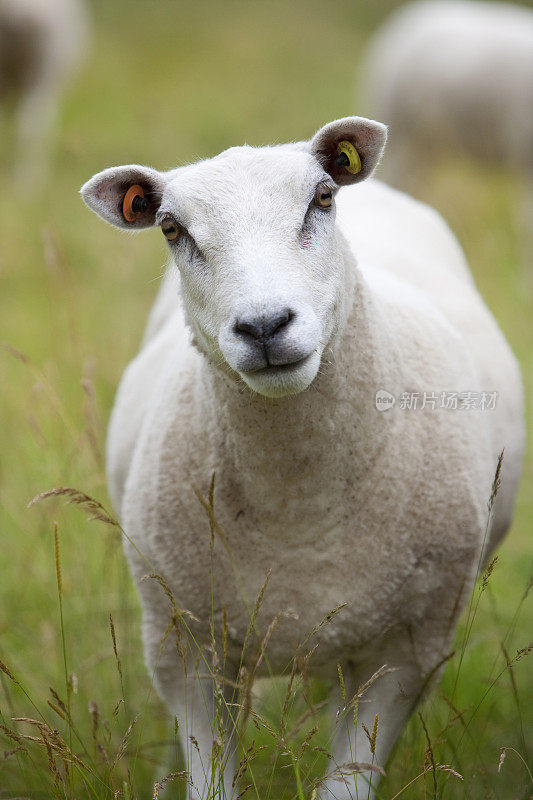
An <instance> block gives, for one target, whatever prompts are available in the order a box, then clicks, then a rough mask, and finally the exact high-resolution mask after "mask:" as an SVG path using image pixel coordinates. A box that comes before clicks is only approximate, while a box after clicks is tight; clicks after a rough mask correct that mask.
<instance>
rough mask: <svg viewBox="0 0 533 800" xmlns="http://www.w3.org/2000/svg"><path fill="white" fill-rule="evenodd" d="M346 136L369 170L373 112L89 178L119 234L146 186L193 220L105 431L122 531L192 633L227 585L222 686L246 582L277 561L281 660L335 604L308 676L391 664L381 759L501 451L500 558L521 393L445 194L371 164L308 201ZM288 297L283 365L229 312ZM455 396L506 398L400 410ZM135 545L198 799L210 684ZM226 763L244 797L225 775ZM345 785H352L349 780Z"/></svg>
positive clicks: (439, 622)
mask: <svg viewBox="0 0 533 800" xmlns="http://www.w3.org/2000/svg"><path fill="white" fill-rule="evenodd" d="M344 139H349V140H350V141H351V142H353V143H355V145H356V146H357V147H358V149H359V151H360V154H362V160H363V162H364V175H365V176H366V175H367V174H370V173H371V171H372V169H373V167H374V166H375V164H376V162H377V160H378V158H379V153H380V150H381V148H382V147H383V143H384V131H383V129H382V127H381V126H378V125H377V124H376V123H371V122H370V121H368V120H362V119H360V118H350V119H348V120H341V121H338V122H337V123H331V124H330V126H327V127H326V128H325V129H322V131H319V133H318V134H317V136H315V137H314V139H313V140H311V142H310V143H309V144H301V145H298V146H295V145H290V146H289V145H287V146H278V147H270V148H259V149H253V148H248V147H244V148H232V149H231V150H229V151H226V152H225V153H222V154H221V155H220V156H217V157H216V158H214V159H211V160H209V161H204V162H201V163H199V164H195V165H191V166H187V167H184V168H182V169H178V170H174V171H172V172H170V173H158V172H156V171H155V170H151V169H147V168H142V167H138V166H130V167H123V168H113V169H110V170H106V171H105V172H103V173H100V174H99V175H97V176H95V177H94V178H93V179H91V181H89V182H88V183H87V184H86V185H85V187H84V188H83V190H82V194H83V197H84V199H85V201H86V202H87V204H88V205H89V206H90V207H91V208H92V209H93V210H95V211H96V212H97V213H99V214H100V215H101V216H102V217H104V219H107V220H108V221H111V222H114V223H115V224H118V225H120V226H122V227H128V225H127V224H126V223H125V221H124V219H123V218H122V217H121V215H120V201H121V198H122V197H123V195H124V192H125V191H126V189H127V187H128V185H131V184H132V183H140V185H142V186H143V187H144V188H145V190H146V197H148V198H149V205H148V207H147V209H146V210H145V211H143V212H142V213H140V215H139V217H138V219H137V220H136V221H135V222H134V223H131V225H130V227H145V226H147V225H151V224H154V223H155V222H157V221H160V219H161V218H163V227H165V226H167V227H168V225H169V224H170V223H169V222H168V220H169V219H171V220H172V219H174V220H175V221H176V223H178V222H179V224H181V225H182V226H184V229H185V228H186V229H187V230H188V234H185V233H184V230H182V233H181V236H180V237H178V239H177V243H175V244H171V245H170V250H171V267H170V269H169V272H168V274H167V277H166V278H165V280H164V283H163V286H162V288H161V292H160V295H159V297H158V300H157V302H156V305H155V307H154V311H153V313H152V315H151V318H150V322H149V326H148V329H147V333H146V335H145V339H144V342H143V346H142V348H141V351H140V353H139V355H138V356H137V357H136V359H134V361H133V362H132V363H131V364H130V365H129V367H128V369H127V371H126V373H125V375H124V377H123V380H122V383H121V386H120V389H119V392H118V396H117V400H116V404H115V408H114V410H113V415H112V419H111V424H110V431H109V439H108V474H109V482H110V489H111V493H112V496H113V500H114V503H115V505H116V508H117V509H118V510H119V511H120V515H121V519H122V522H123V525H124V528H125V530H126V531H127V533H128V536H129V537H131V540H132V541H133V542H134V543H135V545H136V547H138V548H139V550H140V551H141V552H142V554H143V555H144V556H145V557H146V559H148V561H149V563H150V565H151V567H150V568H153V569H154V570H155V571H156V572H158V573H159V574H161V575H162V576H164V578H165V580H166V581H167V582H168V585H169V586H170V587H171V589H172V592H173V593H174V596H175V598H176V602H177V604H178V606H179V607H180V608H187V609H188V610H190V611H191V612H192V613H193V614H195V615H196V617H197V618H198V620H199V621H198V622H193V621H190V626H191V628H192V630H193V632H194V635H195V637H196V639H197V641H198V642H199V643H200V644H208V643H209V641H210V619H211V615H212V607H211V586H212V588H213V597H214V606H213V608H214V612H213V613H214V616H215V630H216V635H217V637H218V635H219V632H220V629H221V620H222V615H223V613H225V614H226V616H227V621H228V626H229V634H230V641H229V653H228V661H227V667H226V673H227V677H228V678H229V679H230V680H235V679H236V671H237V667H238V665H239V658H240V650H241V647H242V644H243V641H244V638H245V635H246V631H247V628H248V625H249V622H250V618H249V607H250V606H249V607H248V609H247V606H246V602H245V600H246V601H247V603H248V604H250V603H251V604H252V605H253V601H254V599H255V597H256V596H257V593H258V591H259V589H260V587H261V585H262V584H263V582H264V580H265V576H266V573H267V571H268V570H271V571H272V573H271V578H270V582H269V585H268V588H267V590H266V593H265V596H264V600H263V603H262V606H261V610H260V614H259V617H258V626H259V629H260V630H261V631H262V632H264V631H265V630H266V627H267V626H268V624H269V622H270V621H271V620H272V618H273V617H274V615H276V614H277V613H278V612H280V611H284V610H287V609H291V611H292V613H293V616H292V618H291V619H288V620H286V621H285V622H284V623H283V625H281V626H280V627H279V628H277V629H276V631H275V633H274V635H273V636H272V638H271V641H270V642H269V646H268V661H269V665H270V668H271V669H272V670H273V671H278V670H281V669H283V668H284V667H285V666H286V664H287V662H288V661H289V659H290V658H291V656H292V655H293V653H294V647H295V645H296V643H298V642H302V641H303V640H304V639H305V638H306V636H308V634H309V633H310V632H311V630H312V629H313V628H314V627H315V626H316V625H317V623H318V622H319V621H320V620H321V619H322V617H324V616H325V615H326V614H327V613H328V612H330V611H331V610H332V609H333V608H335V607H336V606H337V605H338V604H340V603H346V604H347V605H346V608H344V609H343V610H342V611H341V612H340V613H339V614H338V615H337V616H336V618H335V620H334V621H333V622H332V623H331V624H330V625H329V626H328V625H327V626H325V627H323V628H321V629H320V630H319V631H318V633H317V634H316V635H315V637H314V639H313V643H318V649H317V651H316V653H315V654H314V656H313V658H312V659H311V662H310V669H311V672H313V671H314V674H317V675H320V676H322V677H324V678H326V679H331V680H332V681H335V676H336V672H337V664H338V663H340V664H341V665H342V669H343V673H344V676H345V681H346V683H347V691H348V692H350V691H351V690H355V687H356V686H357V685H359V684H361V683H363V682H364V681H365V680H367V679H368V677H369V676H370V675H372V674H373V673H374V672H375V671H376V670H377V669H378V668H379V667H381V666H382V665H383V664H388V665H389V666H393V667H397V668H398V672H395V673H391V674H388V675H386V676H385V677H383V678H381V679H380V680H379V681H378V682H377V683H376V684H375V685H374V686H372V688H371V689H370V690H369V692H368V697H367V699H368V700H369V701H370V702H368V703H364V704H362V705H361V707H360V709H359V726H358V730H359V732H360V733H362V731H363V729H362V725H361V723H362V722H363V723H365V724H366V725H367V727H369V728H371V727H372V725H373V721H374V715H375V714H376V713H378V714H379V734H378V738H377V749H376V763H378V764H381V765H384V764H385V762H386V759H387V756H388V753H389V752H390V749H391V747H392V745H393V744H394V741H395V740H396V738H397V736H398V734H399V732H400V731H401V728H402V726H403V724H404V723H405V720H406V717H407V714H408V711H409V709H410V707H411V704H412V703H413V702H415V700H416V699H417V698H418V697H419V694H420V692H421V690H422V688H423V687H424V686H425V683H426V681H427V680H428V679H429V678H430V677H435V672H436V671H438V670H437V666H438V665H439V664H440V663H441V661H442V659H443V658H444V656H445V655H446V654H447V652H448V648H449V644H450V637H451V634H452V632H453V625H454V622H455V621H456V618H457V615H458V613H459V611H460V609H461V606H462V604H463V603H464V600H465V599H466V597H467V596H468V593H469V591H470V589H471V587H472V582H473V579H474V575H475V572H476V567H477V564H478V561H479V558H480V555H481V550H482V547H483V538H484V531H485V527H486V522H487V501H488V498H489V495H490V491H491V483H492V479H493V475H494V471H495V467H496V464H497V460H498V455H499V453H500V452H501V450H502V449H503V448H505V462H504V468H503V481H502V486H501V489H500V492H499V494H498V497H497V501H496V507H495V516H494V521H493V524H492V527H491V528H490V534H489V539H490V541H489V542H488V543H487V544H486V547H485V558H486V557H487V556H488V554H489V553H490V551H491V550H492V549H493V547H494V546H495V545H496V543H497V541H498V540H499V539H500V538H501V537H502V536H503V535H504V533H505V531H506V530H507V528H508V525H509V522H510V520H511V517H512V508H513V500H514V495H515V491H516V486H517V482H518V478H519V474H520V469H521V459H522V450H523V419H522V418H523V411H522V387H521V380H520V374H519V370H518V366H517V363H516V361H515V358H514V357H513V354H512V353H511V351H510V349H509V347H508V345H507V344H506V342H505V340H504V338H503V336H502V334H501V332H500V330H499V329H498V326H497V324H496V323H495V321H494V319H493V318H492V316H491V315H490V312H489V311H488V310H487V308H486V307H485V305H484V304H483V301H482V300H481V298H480V296H479V294H478V292H477V290H476V288H475V286H474V283H473V280H472V278H471V276H470V273H469V271H468V268H467V265H466V263H465V259H464V257H463V254H462V252H461V250H460V248H459V246H458V244H457V242H456V240H455V238H454V237H453V235H452V234H451V233H450V231H449V230H448V228H447V227H446V225H445V223H444V222H443V221H442V219H441V218H440V217H439V216H438V215H437V214H436V213H435V212H434V211H432V210H431V209H429V208H427V207H426V206H425V205H422V204H421V203H418V202H415V201H414V200H412V199H410V198H409V197H407V196H406V195H403V194H401V193H399V192H396V191H394V190H392V189H390V188H388V187H387V186H385V185H384V184H381V183H379V182H376V181H373V180H369V181H367V182H366V183H363V184H358V185H353V186H348V187H347V188H342V189H341V190H340V191H339V193H338V196H337V198H336V201H335V204H334V206H335V205H336V209H335V207H334V206H333V207H332V208H331V209H330V210H324V209H321V208H317V207H316V206H315V205H313V200H312V198H313V197H314V195H315V188H316V187H317V184H318V185H319V186H320V185H322V184H321V182H322V181H324V182H325V183H326V184H328V183H329V185H332V186H333V189H334V192H335V191H336V187H335V185H334V184H332V179H331V175H334V176H335V180H336V183H337V184H339V183H350V182H355V181H357V180H358V177H359V176H353V177H350V176H348V175H347V174H343V173H342V172H339V169H337V167H336V166H335V162H334V158H335V156H336V144H337V142H338V141H339V140H344ZM332 159H333V160H332ZM165 220H166V221H165ZM190 236H192V237H193V238H194V240H195V241H196V245H197V247H198V249H196V248H195V247H194V245H193V243H192V241H191V239H190V238H189V237H190ZM280 308H281V309H286V308H288V309H290V310H291V311H292V312H293V316H292V317H291V318H290V319H288V321H287V319H286V320H285V322H284V323H283V325H282V327H281V328H279V329H278V330H277V331H275V332H274V333H273V334H271V335H270V334H269V336H270V337H271V338H265V337H264V338H263V339H262V340H261V341H262V342H263V344H262V347H263V350H262V351H261V352H263V353H266V355H267V357H268V359H269V363H270V364H272V361H270V359H274V360H276V359H277V360H278V361H280V360H284V363H285V366H279V367H276V366H272V365H270V366H268V365H267V366H265V364H264V363H262V362H260V361H253V358H257V359H258V358H260V356H258V355H257V353H258V352H259V351H258V349H257V345H256V343H254V341H253V337H252V338H250V337H251V335H250V334H249V333H248V331H247V330H245V331H244V333H243V331H242V329H239V327H238V325H239V324H242V320H247V321H248V322H247V323H246V324H247V325H251V324H252V322H253V320H255V321H256V322H257V320H263V322H265V320H268V319H271V318H273V315H274V317H275V314H277V313H278V311H279V309H280ZM250 320H251V321H252V322H250ZM265 324H266V323H265ZM247 348H248V349H247ZM252 356H253V358H252ZM247 359H248V361H247ZM250 359H252V361H250ZM250 364H251V366H252V368H253V369H252V371H251V372H248V371H247V367H248V366H250ZM379 390H385V391H387V392H390V393H392V394H393V395H395V397H396V405H395V406H394V408H392V409H389V410H387V411H380V410H377V408H376V404H375V397H376V392H378V391H379ZM452 391H456V392H469V391H470V392H478V393H481V392H492V391H497V392H498V400H497V404H496V407H495V408H494V409H493V410H484V411H483V410H480V409H477V410H468V411H467V410H449V409H442V408H439V407H437V408H434V409H432V408H430V407H429V406H428V407H426V408H425V409H424V410H422V409H420V408H418V409H416V410H407V409H402V408H401V406H400V398H401V395H402V392H419V393H420V397H422V394H423V392H426V393H428V394H429V393H430V392H435V393H437V395H439V396H440V393H441V392H452ZM213 473H216V480H215V492H214V511H215V516H216V519H217V521H218V523H219V525H220V528H221V531H223V537H224V544H223V542H222V541H221V539H220V538H218V537H217V539H216V542H215V564H214V571H213V576H212V577H211V570H210V532H209V524H208V519H207V516H206V514H205V512H204V510H203V509H202V507H201V505H200V503H199V501H198V498H197V495H196V493H195V489H196V490H199V491H200V492H201V493H202V494H203V496H204V497H207V495H208V492H209V486H210V481H211V477H212V474H213ZM126 551H127V555H128V558H129V561H130V565H131V569H132V573H133V576H134V578H135V580H136V582H137V583H138V586H139V590H140V593H141V598H142V603H143V614H144V618H143V635H144V644H145V652H146V659H147V663H148V667H149V670H150V673H152V671H153V673H154V675H155V682H156V686H157V688H158V691H159V692H160V694H161V696H162V697H163V699H164V700H165V701H166V702H167V703H168V705H169V707H170V709H171V711H172V713H174V714H178V716H179V717H180V722H181V723H182V728H183V727H184V722H183V720H184V717H185V708H187V717H188V720H189V726H190V727H189V730H188V731H187V733H192V734H193V735H194V736H195V737H196V739H197V740H198V742H199V744H200V754H201V757H200V756H198V754H197V753H196V751H195V750H194V749H193V754H192V762H191V765H190V767H191V770H192V773H193V780H194V783H195V785H196V786H198V787H199V795H200V796H204V795H203V794H202V792H203V790H204V789H205V781H206V780H208V779H209V769H210V753H211V745H212V730H211V723H210V719H209V715H208V713H207V712H206V711H205V708H206V707H207V708H210V707H211V700H209V699H207V701H206V702H205V700H204V699H202V695H203V697H204V698H205V696H206V695H207V693H208V692H209V691H210V683H209V681H196V679H195V677H194V669H193V668H192V665H191V666H190V668H189V673H188V674H189V678H187V679H185V678H184V676H183V668H182V666H181V664H180V661H179V658H178V657H177V655H176V649H175V646H174V645H173V644H172V643H171V639H170V638H169V640H168V641H167V646H166V647H165V648H163V652H161V640H162V637H163V636H164V632H165V630H166V629H167V625H168V622H169V610H170V608H169V603H168V600H167V598H166V597H165V595H164V593H163V592H162V590H161V587H160V586H159V585H158V584H157V583H156V582H154V581H150V580H148V581H144V582H142V583H141V582H140V579H141V577H142V576H143V575H144V574H145V573H146V572H147V571H148V568H147V565H146V563H145V562H144V561H143V559H142V558H140V556H139V554H138V552H137V551H136V550H135V549H134V548H133V547H132V546H130V545H128V546H127V547H126ZM228 554H230V555H228ZM236 575H238V580H237V579H236V577H235V576H236ZM203 671H204V670H202V669H200V672H203ZM399 685H401V687H402V688H401V691H400V689H399V688H398V687H399ZM406 697H407V702H406ZM338 730H339V732H338V737H337V742H336V745H335V757H336V759H337V763H339V764H340V763H345V762H347V761H351V760H353V758H352V757H351V756H350V743H349V734H348V725H346V726H344V725H343V724H339V726H338ZM356 747H357V760H358V761H371V760H372V755H371V754H370V752H369V750H368V742H367V741H366V737H365V735H364V733H362V736H359V735H358V738H357V743H356ZM202 759H203V765H204V767H205V770H206V772H205V774H206V775H207V777H205V776H204V772H203V770H202V765H201V763H200V762H201V760H202ZM227 780H228V784H227V788H228V791H229V790H230V783H231V769H230V768H228V776H227ZM352 788H353V787H352ZM332 789H333V791H334V793H335V796H336V797H341V798H348V797H349V796H351V795H350V791H351V790H352V789H350V790H349V789H348V787H344V786H343V785H342V784H338V783H336V784H335V785H334V786H333V785H332ZM364 793H365V796H367V788H366V784H365V788H364ZM204 794H205V792H204ZM324 796H326V795H324Z"/></svg>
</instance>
